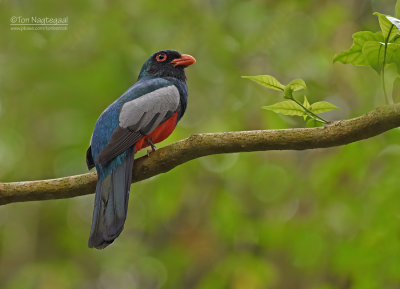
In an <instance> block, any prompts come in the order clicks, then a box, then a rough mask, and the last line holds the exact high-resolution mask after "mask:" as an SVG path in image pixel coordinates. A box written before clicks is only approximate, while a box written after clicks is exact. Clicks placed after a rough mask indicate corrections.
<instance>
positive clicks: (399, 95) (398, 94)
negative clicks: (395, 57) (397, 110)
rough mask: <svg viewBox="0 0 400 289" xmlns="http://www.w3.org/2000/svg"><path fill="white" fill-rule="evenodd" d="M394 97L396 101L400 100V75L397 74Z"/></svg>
mask: <svg viewBox="0 0 400 289" xmlns="http://www.w3.org/2000/svg"><path fill="white" fill-rule="evenodd" d="M392 98H393V101H394V103H398V102H400V77H399V76H397V77H396V79H395V80H394V82H393V90H392Z"/></svg>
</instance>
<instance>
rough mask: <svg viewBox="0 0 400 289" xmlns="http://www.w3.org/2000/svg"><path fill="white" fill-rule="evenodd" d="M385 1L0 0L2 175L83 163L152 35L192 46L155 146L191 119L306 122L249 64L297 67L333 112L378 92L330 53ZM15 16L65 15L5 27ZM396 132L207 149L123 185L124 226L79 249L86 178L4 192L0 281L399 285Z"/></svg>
mask: <svg viewBox="0 0 400 289" xmlns="http://www.w3.org/2000/svg"><path fill="white" fill-rule="evenodd" d="M394 4H395V1H394V0H392V1H389V0H387V1H383V0H380V1H378V0H371V1H363V0H337V1H333V0H331V1H327V0H322V1H321V0H319V1H318V0H303V1H294V0H281V1H272V0H271V1H219V0H206V1H200V0H191V1H176V0H172V1H168V2H166V1H164V2H162V1H149V0H139V1H104V0H99V1H78V0H73V1H64V2H54V1H48V0H38V1H26V0H22V1H4V0H3V1H1V2H0V17H1V19H2V21H1V23H2V24H1V26H0V33H1V34H0V35H1V41H0V180H1V181H20V180H34V179H42V178H52V177H60V176H67V175H71V174H79V173H83V172H86V168H85V160H84V157H85V150H86V148H87V146H88V143H89V139H90V135H91V132H92V130H93V127H94V124H95V121H96V119H97V117H98V115H99V114H100V113H101V112H102V111H103V109H104V108H105V107H106V106H107V105H108V104H110V103H111V102H112V101H113V100H114V99H115V98H117V97H118V96H119V95H121V94H122V93H123V92H124V91H125V89H127V88H128V87H129V86H130V85H132V83H133V82H134V81H135V79H136V77H137V74H138V72H139V69H140V67H141V65H142V63H143V62H144V61H145V59H146V58H147V57H148V56H149V55H150V54H151V53H153V52H155V51H157V50H160V49H164V48H173V49H177V50H179V51H181V52H183V53H189V54H191V55H193V56H195V57H196V59H197V61H198V62H197V63H196V65H194V66H193V67H190V68H189V69H188V73H187V74H188V85H189V91H190V96H189V97H190V99H189V107H188V110H187V114H186V115H185V117H184V118H183V120H182V122H181V123H180V125H179V127H178V128H177V129H176V131H175V132H174V134H173V135H172V136H171V137H170V138H169V139H168V140H166V141H165V142H164V143H163V144H160V145H161V146H162V145H165V144H167V143H171V142H173V141H176V140H178V139H181V138H184V137H186V136H189V135H190V134H192V133H198V132H216V131H229V130H249V129H265V128H286V127H296V126H303V125H304V124H303V123H302V122H301V120H294V119H291V118H287V117H284V116H279V115H276V114H274V113H272V112H268V111H265V110H262V109H260V107H261V106H263V105H266V104H272V103H274V102H276V99H273V98H275V97H276V95H275V94H273V93H269V92H268V91H266V90H264V89H263V88H259V87H257V86H256V85H253V84H252V83H250V82H248V81H246V80H244V79H241V78H240V76H241V75H258V74H273V75H274V76H276V77H277V78H278V79H280V80H282V81H283V83H287V82H288V81H290V80H292V79H295V78H299V77H300V78H303V79H304V80H306V81H307V86H308V89H309V91H308V94H307V95H308V97H309V100H310V101H312V102H314V101H317V100H320V99H326V100H328V101H330V102H331V103H333V104H335V105H337V106H339V107H340V108H341V110H336V111H333V112H332V113H327V114H325V115H324V117H325V118H327V119H341V118H349V117H353V116H357V115H359V114H362V113H365V112H367V111H369V110H371V109H373V108H374V107H376V106H377V105H381V104H383V103H384V98H383V96H382V91H381V88H380V83H379V79H378V78H377V77H376V75H375V72H373V71H370V70H368V69H366V68H362V67H360V68H355V67H351V66H346V65H342V64H332V59H333V56H334V55H335V54H336V53H337V52H339V51H342V50H343V49H346V48H347V47H349V46H350V44H351V35H352V34H353V33H354V32H356V31H360V30H372V31H375V30H378V29H379V27H378V24H377V22H376V17H375V16H373V15H372V12H373V11H380V12H382V13H387V14H393V7H394ZM12 16H24V17H31V16H38V17H46V16H47V17H64V16H68V17H69V29H68V31H64V32H63V31H36V32H35V31H24V32H20V31H10V28H9V19H10V17H12ZM399 143H400V133H399V130H392V131H390V132H387V133H385V134H384V135H381V136H378V137H375V138H373V139H370V140H366V141H362V142H359V143H354V144H351V145H347V146H343V147H338V148H330V149H319V150H313V151H301V152H293V151H287V152H278V151H277V152H264V153H262V152H258V153H247V154H233V155H221V156H212V157H206V158H203V159H199V160H195V161H192V162H190V163H187V164H185V165H182V166H180V167H178V168H176V169H174V170H173V171H171V172H169V173H167V174H164V175H159V176H157V177H154V178H152V179H150V180H147V181H143V182H140V183H137V184H134V185H133V186H132V189H131V192H132V195H131V200H130V207H129V213H128V219H127V223H126V226H125V230H124V232H123V233H122V235H121V236H120V237H119V238H118V239H117V241H116V243H115V244H113V245H112V246H110V247H109V248H107V249H106V250H103V251H97V250H89V249H88V248H87V245H86V244H87V237H88V233H89V227H90V219H91V214H92V205H93V204H92V203H93V195H90V196H86V197H79V198H74V199H68V200H54V201H44V202H30V203H20V204H11V205H7V206H2V207H1V208H0V288H5V289H19V288H21V289H22V288H24V289H25V288H61V289H63V288H66V289H67V288H82V289H83V288H122V289H123V288H140V289H150V288H174V289H176V288H234V289H236V288H248V289H259V288H315V289H332V288H354V289H361V288H363V289H364V288H368V289H369V288H371V289H372V288H397V287H398V286H399V284H400V213H399V191H400V180H399V177H398V174H397V170H398V168H399V167H400V145H399Z"/></svg>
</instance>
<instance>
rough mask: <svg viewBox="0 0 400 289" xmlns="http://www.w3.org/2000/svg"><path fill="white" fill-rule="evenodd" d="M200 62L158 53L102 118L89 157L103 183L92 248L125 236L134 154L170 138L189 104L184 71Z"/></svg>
mask: <svg viewBox="0 0 400 289" xmlns="http://www.w3.org/2000/svg"><path fill="white" fill-rule="evenodd" d="M195 62H196V60H195V59H194V58H193V57H192V56H190V55H187V54H180V53H179V52H177V51H175V50H170V49H168V50H162V51H159V52H157V53H154V54H153V55H152V56H150V57H149V58H148V59H147V61H146V62H145V63H144V64H143V67H142V69H141V71H140V74H139V77H138V80H137V82H136V83H135V84H134V85H133V86H131V87H130V88H129V89H128V90H127V91H126V92H125V93H124V94H122V96H121V97H119V98H118V99H117V100H116V101H114V102H113V103H112V104H111V105H110V106H109V107H107V109H106V110H104V112H103V113H102V114H101V115H100V117H99V119H98V120H97V123H96V125H95V128H94V131H93V134H92V138H91V140H90V146H89V149H88V150H87V153H86V163H87V166H88V168H89V169H92V168H93V167H96V170H97V175H98V180H97V186H96V196H95V200H94V209H93V218H92V227H91V231H90V237H89V247H90V248H93V247H94V248H97V249H102V248H105V247H107V246H108V245H109V244H111V243H112V242H113V241H114V240H115V238H117V237H118V236H119V234H120V233H121V231H122V229H123V227H124V223H125V219H126V214H127V209H128V199H129V189H130V185H131V181H132V168H133V162H134V155H135V153H136V152H137V151H139V150H140V149H142V148H145V147H148V146H151V148H152V149H153V150H154V149H155V146H154V144H155V143H158V142H160V141H162V140H164V139H165V138H167V137H168V136H169V135H170V134H171V133H172V131H173V130H174V129H175V126H176V124H177V123H178V121H179V120H180V119H181V118H182V116H183V114H184V113H185V110H186V105H187V101H188V89H187V86H186V75H185V71H184V69H185V68H186V67H188V66H189V65H192V64H193V63H195Z"/></svg>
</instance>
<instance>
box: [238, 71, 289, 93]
mask: <svg viewBox="0 0 400 289" xmlns="http://www.w3.org/2000/svg"><path fill="white" fill-rule="evenodd" d="M242 78H248V79H250V80H252V81H254V82H256V83H258V84H260V85H262V86H265V87H267V88H270V89H273V90H277V91H283V90H284V89H285V86H284V85H283V84H282V83H280V82H279V81H278V80H277V79H276V78H275V77H273V76H271V75H256V76H242Z"/></svg>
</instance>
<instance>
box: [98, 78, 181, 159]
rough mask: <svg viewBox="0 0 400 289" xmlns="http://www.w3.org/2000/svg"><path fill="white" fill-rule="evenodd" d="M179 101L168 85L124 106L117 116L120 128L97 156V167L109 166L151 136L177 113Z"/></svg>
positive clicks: (177, 92)
mask: <svg viewBox="0 0 400 289" xmlns="http://www.w3.org/2000/svg"><path fill="white" fill-rule="evenodd" d="M179 101H180V96H179V91H178V89H177V87H176V86H175V85H173V84H171V85H167V86H164V87H161V88H157V89H155V90H153V91H151V92H148V93H146V94H143V95H142V96H140V97H138V98H135V99H133V100H130V101H127V102H125V103H124V105H123V106H122V108H121V111H120V114H119V125H118V127H117V128H116V129H115V130H114V131H113V133H112V135H111V138H110V141H109V143H108V144H107V145H106V146H105V147H104V149H103V150H102V151H101V152H100V153H99V155H98V157H97V161H98V163H100V164H101V165H104V164H106V163H108V162H109V161H111V160H112V159H114V158H115V157H116V156H118V155H119V154H121V153H123V152H124V151H126V150H127V149H128V148H130V147H131V146H133V145H134V144H135V143H136V142H137V141H138V140H139V139H140V138H142V137H143V136H145V135H147V134H149V133H151V132H152V131H153V130H154V129H155V128H156V127H157V126H159V125H160V124H161V123H163V122H164V121H166V120H167V119H168V118H170V117H171V116H172V115H173V114H174V113H175V112H177V110H178V107H179Z"/></svg>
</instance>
